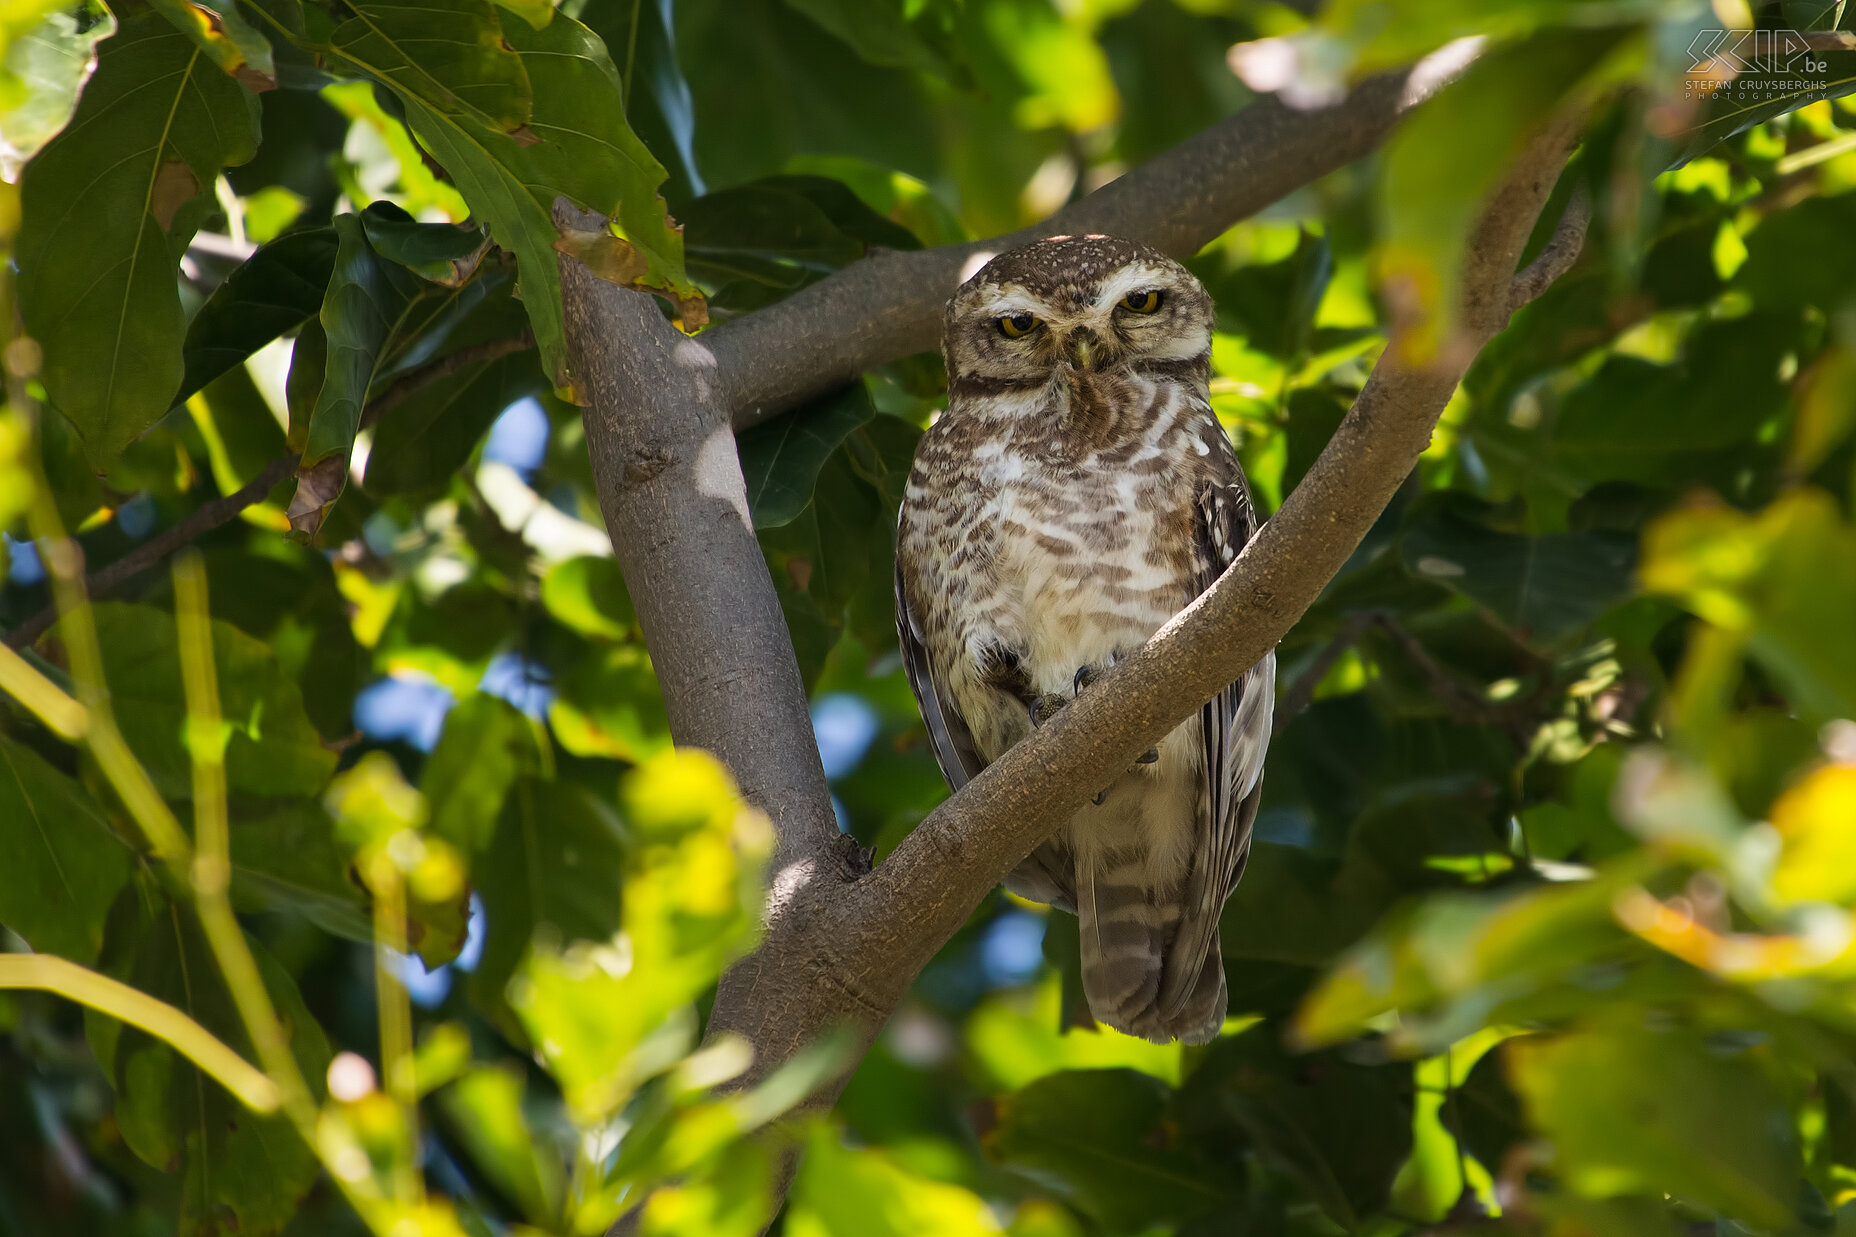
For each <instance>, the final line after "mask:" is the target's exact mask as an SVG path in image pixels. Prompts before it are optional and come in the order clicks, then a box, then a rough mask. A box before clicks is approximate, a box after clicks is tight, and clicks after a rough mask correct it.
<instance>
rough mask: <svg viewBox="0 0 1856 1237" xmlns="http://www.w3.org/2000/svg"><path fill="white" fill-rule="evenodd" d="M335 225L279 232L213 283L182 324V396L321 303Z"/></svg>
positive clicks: (329, 269) (331, 259)
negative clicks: (187, 321)
mask: <svg viewBox="0 0 1856 1237" xmlns="http://www.w3.org/2000/svg"><path fill="white" fill-rule="evenodd" d="M336 249H337V234H336V231H335V229H334V228H328V227H322V228H304V229H302V230H301V231H297V232H291V233H289V234H287V235H285V236H280V237H278V238H277V239H276V240H274V241H272V242H271V243H270V244H268V245H265V246H264V247H263V248H261V249H259V250H258V251H257V252H256V253H254V254H252V255H251V257H249V258H247V259H246V260H245V261H244V262H243V263H242V264H240V266H239V267H238V269H237V270H234V271H233V272H232V273H231V274H230V275H228V276H227V277H226V279H225V282H224V283H222V284H220V285H219V286H218V287H217V288H215V289H213V294H212V295H211V296H210V297H208V298H207V299H206V304H204V305H202V306H200V310H199V312H198V313H196V314H195V315H194V316H193V321H192V322H191V323H190V324H188V327H187V342H186V347H185V350H184V356H185V358H186V376H185V378H184V379H183V381H182V382H181V386H180V391H179V393H178V394H177V395H176V396H175V399H176V400H184V399H186V398H187V397H188V396H190V395H192V394H193V393H194V392H195V391H198V390H200V389H201V388H203V387H204V386H206V384H207V383H209V382H211V381H212V380H213V379H214V378H216V377H218V376H219V375H220V374H222V373H224V372H225V371H226V370H228V369H230V368H232V367H233V366H234V365H237V364H238V363H239V362H241V361H243V360H244V359H245V358H246V357H248V356H250V355H251V354H252V353H254V352H256V351H257V350H258V349H260V348H262V347H264V345H266V344H268V343H270V342H271V341H272V340H273V339H276V338H277V337H278V336H279V335H285V334H288V333H289V332H291V331H294V330H295V329H296V328H297V327H299V326H301V325H303V323H304V322H305V321H307V320H308V319H309V318H310V317H312V316H314V314H315V313H316V311H317V310H318V309H320V308H321V307H322V299H323V295H324V291H325V289H327V287H328V286H329V276H330V275H331V274H332V273H333V272H334V270H335V255H336Z"/></svg>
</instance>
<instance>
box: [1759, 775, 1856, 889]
mask: <svg viewBox="0 0 1856 1237" xmlns="http://www.w3.org/2000/svg"><path fill="white" fill-rule="evenodd" d="M1772 823H1773V825H1774V827H1776V828H1777V829H1778V831H1779V835H1780V836H1781V837H1782V838H1784V839H1785V845H1784V848H1783V849H1782V850H1781V851H1780V852H1779V866H1778V870H1777V871H1775V872H1774V873H1773V875H1772V891H1773V893H1775V894H1777V895H1778V896H1779V897H1780V898H1782V899H1784V900H1786V901H1788V902H1842V903H1849V902H1851V901H1856V766H1851V765H1826V766H1825V767H1824V768H1821V769H1819V770H1818V771H1817V772H1815V773H1813V774H1811V775H1810V776H1809V777H1807V778H1805V779H1804V781H1802V782H1800V783H1799V784H1798V785H1796V786H1794V787H1792V788H1791V789H1790V790H1788V791H1786V792H1785V794H1784V795H1783V796H1781V797H1780V799H1779V801H1778V802H1777V803H1775V804H1773V805H1772Z"/></svg>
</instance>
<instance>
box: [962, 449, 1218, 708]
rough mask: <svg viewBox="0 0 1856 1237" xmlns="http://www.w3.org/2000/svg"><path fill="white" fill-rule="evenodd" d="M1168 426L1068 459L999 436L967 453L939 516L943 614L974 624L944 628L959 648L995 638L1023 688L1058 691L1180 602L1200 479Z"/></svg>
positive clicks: (1189, 569)
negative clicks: (944, 523)
mask: <svg viewBox="0 0 1856 1237" xmlns="http://www.w3.org/2000/svg"><path fill="white" fill-rule="evenodd" d="M1171 421H1172V419H1171V418H1169V423H1168V424H1162V425H1156V426H1155V427H1154V431H1155V432H1154V433H1152V434H1151V435H1149V436H1146V438H1145V440H1144V441H1140V442H1136V443H1131V444H1128V445H1127V447H1126V448H1125V449H1123V450H1120V451H1115V452H1100V453H1093V454H1089V455H1084V456H1082V457H1080V458H1077V457H1068V456H1066V455H1064V454H1062V453H1061V452H1058V451H1054V450H1052V449H1050V447H1049V446H1047V445H1046V444H1045V443H1040V442H1038V441H1035V440H1034V441H1030V442H1024V441H1015V440H1014V438H1013V437H1012V436H1005V437H1001V438H997V439H993V440H991V441H989V442H986V443H984V444H982V445H981V446H980V447H979V448H978V449H977V450H975V451H974V452H973V453H972V455H971V457H970V458H969V459H968V460H966V461H965V467H963V468H962V469H961V473H962V474H963V476H962V482H961V483H959V484H956V485H955V486H953V487H950V488H951V490H952V491H953V493H949V494H948V496H949V497H950V498H954V501H953V502H951V503H950V504H948V505H947V506H946V507H944V508H943V509H942V513H941V514H942V516H943V518H949V519H950V520H951V523H952V525H953V527H952V528H950V529H949V530H948V531H949V532H950V533H952V535H953V539H954V540H955V541H956V543H957V544H959V545H961V546H963V547H966V548H967V549H968V551H969V553H968V555H967V556H966V557H965V559H964V562H963V564H962V566H963V568H964V570H961V571H959V572H957V573H953V575H954V577H955V578H953V579H950V580H949V581H948V583H950V584H952V585H954V587H955V590H956V592H957V593H958V594H962V595H963V596H960V597H959V599H958V601H956V604H955V606H954V609H955V610H956V611H957V612H964V613H965V614H966V615H967V616H968V617H969V618H970V619H973V620H977V621H976V622H970V623H957V624H956V626H957V627H960V628H964V630H959V631H952V632H948V633H947V635H949V636H952V637H953V638H954V640H955V641H956V642H958V644H960V645H964V646H967V647H965V648H963V649H962V650H961V651H962V652H965V653H967V654H968V655H969V656H976V655H977V656H983V655H984V653H983V650H982V649H981V648H979V647H977V646H978V645H979V644H980V643H981V642H983V641H990V640H998V641H1001V642H1003V643H1004V644H1005V645H1006V646H1007V647H1008V648H1010V649H1011V651H1012V653H1013V654H1014V655H1015V656H1016V657H1018V658H1020V659H1021V661H1022V665H1023V669H1024V670H1025V672H1026V673H1027V675H1028V677H1029V680H1030V682H1029V686H1030V687H1031V688H1032V689H1033V690H1034V691H1037V692H1062V691H1067V690H1068V689H1069V687H1070V685H1071V679H1072V678H1073V676H1074V674H1075V672H1076V669H1077V668H1078V667H1079V666H1084V665H1098V666H1099V665H1105V664H1107V663H1109V662H1111V661H1114V660H1117V659H1119V658H1121V657H1124V656H1126V655H1127V654H1128V653H1130V652H1132V651H1133V650H1134V649H1135V648H1138V647H1139V646H1140V645H1141V644H1143V643H1145V642H1146V640H1147V639H1148V637H1150V636H1151V635H1152V634H1153V633H1154V632H1155V631H1156V630H1158V629H1159V627H1160V626H1161V625H1162V624H1164V623H1165V622H1166V621H1167V620H1168V619H1169V618H1171V617H1172V616H1173V615H1174V614H1175V613H1177V612H1178V611H1179V610H1180V608H1181V607H1183V606H1184V605H1185V604H1186V603H1187V602H1188V601H1189V600H1190V599H1191V595H1192V584H1191V581H1192V577H1193V569H1194V563H1193V553H1194V537H1193V532H1192V511H1193V500H1194V497H1195V495H1196V493H1197V492H1198V491H1199V490H1200V489H1201V488H1202V487H1203V485H1204V484H1205V483H1206V480H1207V479H1208V470H1207V469H1206V468H1205V467H1203V457H1202V456H1200V455H1199V454H1198V453H1197V452H1196V451H1195V450H1194V449H1193V447H1192V445H1191V444H1192V443H1193V442H1194V441H1196V439H1197V436H1196V435H1193V434H1190V433H1188V432H1187V430H1186V427H1185V426H1183V425H1177V424H1173V423H1171ZM944 492H945V491H944ZM956 494H957V495H958V497H955V495H956ZM950 600H954V599H953V598H950ZM948 651H949V652H952V651H953V650H948Z"/></svg>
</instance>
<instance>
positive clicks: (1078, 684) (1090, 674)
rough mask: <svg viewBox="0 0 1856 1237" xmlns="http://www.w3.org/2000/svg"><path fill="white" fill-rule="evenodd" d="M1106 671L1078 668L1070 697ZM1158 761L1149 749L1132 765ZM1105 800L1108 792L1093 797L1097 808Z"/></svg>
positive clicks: (1104, 668)
mask: <svg viewBox="0 0 1856 1237" xmlns="http://www.w3.org/2000/svg"><path fill="white" fill-rule="evenodd" d="M1115 660H1116V659H1115V658H1112V657H1111V658H1110V659H1109V663H1108V665H1109V666H1112V665H1114V664H1115ZM1107 670H1108V666H1095V665H1089V666H1078V667H1077V668H1076V674H1075V676H1074V677H1073V678H1072V679H1071V680H1070V695H1072V696H1080V695H1082V694H1083V689H1084V688H1085V687H1088V686H1089V685H1090V684H1092V683H1094V682H1095V681H1096V680H1097V679H1099V678H1101V677H1102V675H1103V674H1104V673H1106V671H1107ZM1034 707H1035V706H1034ZM1046 720H1049V719H1048V718H1046ZM1032 724H1033V725H1036V724H1037V719H1036V717H1035V716H1034V717H1033V718H1032ZM1159 760H1160V749H1159V748H1157V747H1150V748H1148V749H1147V750H1146V751H1144V752H1142V753H1141V754H1140V755H1139V756H1136V757H1135V758H1134V763H1135V764H1136V765H1151V764H1157V763H1159ZM1106 798H1108V791H1106V790H1104V791H1103V792H1102V793H1101V794H1099V795H1097V796H1096V797H1095V799H1094V800H1093V802H1094V803H1095V805H1096V806H1097V807H1101V806H1102V801H1103V800H1104V799H1106Z"/></svg>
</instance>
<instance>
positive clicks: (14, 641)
mask: <svg viewBox="0 0 1856 1237" xmlns="http://www.w3.org/2000/svg"><path fill="white" fill-rule="evenodd" d="M295 467H296V456H294V455H280V456H278V457H277V458H276V459H274V460H272V461H271V462H270V463H268V464H266V465H265V466H264V467H263V468H262V469H261V470H259V472H258V475H257V476H255V477H253V478H252V479H251V483H250V484H248V485H247V486H245V488H244V489H242V490H235V491H234V492H232V493H230V494H227V495H225V496H224V497H223V498H215V499H214V500H213V501H212V502H209V503H203V504H201V505H200V506H199V507H197V508H195V509H194V511H193V513H192V514H191V515H189V516H188V517H187V518H186V519H184V520H182V521H181V522H180V523H178V524H176V525H175V526H174V527H172V528H170V529H168V530H167V531H165V532H162V533H159V534H157V535H155V536H153V537H150V538H149V539H148V540H147V541H144V542H143V543H142V544H141V545H138V546H136V547H135V548H134V549H133V550H130V551H129V552H128V553H127V554H125V555H123V556H122V557H121V558H119V559H117V560H116V561H115V562H113V563H110V564H109V565H108V566H105V567H99V568H97V570H95V571H93V572H91V573H89V574H88V575H86V576H85V577H84V595H85V596H87V597H90V598H92V599H93V600H94V599H96V598H99V597H107V596H109V595H110V594H111V593H113V592H115V591H116V590H117V589H119V588H121V587H122V586H123V585H124V584H127V583H128V582H129V581H130V580H132V579H134V578H135V577H136V576H138V575H140V574H141V573H142V572H144V571H147V570H148V569H149V568H150V567H153V566H154V565H155V564H156V563H158V562H160V561H161V560H162V559H164V558H166V557H167V556H168V555H170V554H172V553H173V552H174V551H176V550H178V549H180V548H181V547H182V546H184V545H186V544H188V543H189V542H191V541H192V540H193V539H194V538H196V537H203V536H205V535H206V534H207V533H209V532H211V531H212V530H213V529H215V528H218V527H219V526H220V525H222V524H227V523H230V522H231V521H232V520H234V519H236V518H237V516H238V513H239V512H241V511H243V510H244V509H245V508H247V507H249V506H252V505H253V504H255V503H260V502H263V501H264V496H265V495H266V494H269V493H270V492H271V488H272V487H273V486H275V485H276V484H277V483H278V482H279V481H282V480H283V479H284V478H285V477H287V476H289V475H290V472H291V470H292V469H294V468H295ZM57 621H58V608H57V607H56V606H46V607H45V608H44V609H43V610H40V611H39V612H38V613H37V614H35V615H33V616H32V617H31V618H29V619H27V620H26V621H25V622H23V623H21V624H20V625H19V626H18V627H15V628H14V629H13V630H12V631H9V632H8V633H7V634H6V643H7V647H9V648H15V649H17V648H24V647H25V646H26V645H28V644H31V643H32V642H33V641H34V640H37V639H38V638H39V636H40V634H41V633H43V632H44V631H45V630H46V628H48V627H50V626H51V625H52V624H53V623H55V622H57Z"/></svg>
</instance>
